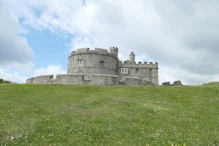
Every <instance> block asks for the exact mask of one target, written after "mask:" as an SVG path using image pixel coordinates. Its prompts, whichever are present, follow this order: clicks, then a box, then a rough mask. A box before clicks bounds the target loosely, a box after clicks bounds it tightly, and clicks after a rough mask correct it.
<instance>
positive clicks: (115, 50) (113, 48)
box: [110, 47, 118, 58]
mask: <svg viewBox="0 0 219 146" xmlns="http://www.w3.org/2000/svg"><path fill="white" fill-rule="evenodd" d="M110 53H111V54H112V55H114V56H115V57H116V58H118V48H117V47H110Z"/></svg>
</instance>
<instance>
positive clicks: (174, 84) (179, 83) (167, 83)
mask: <svg viewBox="0 0 219 146" xmlns="http://www.w3.org/2000/svg"><path fill="white" fill-rule="evenodd" d="M162 86H183V84H182V83H181V81H180V80H178V81H174V82H173V84H171V83H170V82H163V83H162Z"/></svg>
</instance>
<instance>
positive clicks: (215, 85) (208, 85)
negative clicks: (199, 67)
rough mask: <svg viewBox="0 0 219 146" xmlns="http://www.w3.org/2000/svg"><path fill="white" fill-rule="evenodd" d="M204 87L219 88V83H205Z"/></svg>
mask: <svg viewBox="0 0 219 146" xmlns="http://www.w3.org/2000/svg"><path fill="white" fill-rule="evenodd" d="M202 86H205V87H219V82H210V83H205V84H203V85H202Z"/></svg>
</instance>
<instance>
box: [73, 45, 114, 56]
mask: <svg viewBox="0 0 219 146" xmlns="http://www.w3.org/2000/svg"><path fill="white" fill-rule="evenodd" d="M79 54H101V55H108V56H113V57H116V58H118V48H117V47H111V48H110V52H108V50H107V49H103V48H94V50H90V48H79V49H77V50H76V51H72V53H71V55H70V56H73V55H79ZM70 56H69V57H70Z"/></svg>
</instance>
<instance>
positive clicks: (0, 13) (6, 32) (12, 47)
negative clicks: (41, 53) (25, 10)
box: [0, 1, 33, 70]
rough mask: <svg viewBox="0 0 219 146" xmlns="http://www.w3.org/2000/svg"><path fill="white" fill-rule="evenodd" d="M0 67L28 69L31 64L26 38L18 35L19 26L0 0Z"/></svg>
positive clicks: (29, 48) (30, 51) (31, 58)
mask: <svg viewBox="0 0 219 146" xmlns="http://www.w3.org/2000/svg"><path fill="white" fill-rule="evenodd" d="M0 20H1V25H0V62H1V63H0V67H2V68H3V67H4V68H12V67H15V68H20V69H25V70H28V68H30V67H32V65H33V51H32V49H31V47H30V46H29V45H28V43H27V40H26V39H25V38H24V37H22V36H19V32H20V26H19V22H18V19H17V17H16V16H14V15H13V14H12V13H11V12H10V11H9V9H8V8H7V6H6V5H5V3H3V2H2V1H0Z"/></svg>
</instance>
